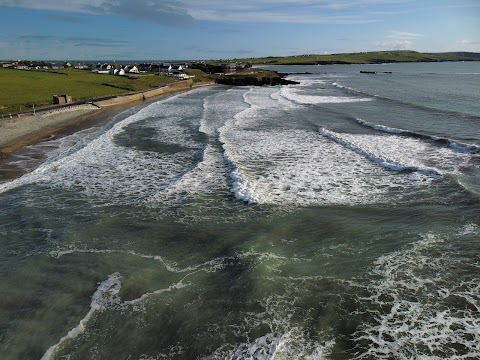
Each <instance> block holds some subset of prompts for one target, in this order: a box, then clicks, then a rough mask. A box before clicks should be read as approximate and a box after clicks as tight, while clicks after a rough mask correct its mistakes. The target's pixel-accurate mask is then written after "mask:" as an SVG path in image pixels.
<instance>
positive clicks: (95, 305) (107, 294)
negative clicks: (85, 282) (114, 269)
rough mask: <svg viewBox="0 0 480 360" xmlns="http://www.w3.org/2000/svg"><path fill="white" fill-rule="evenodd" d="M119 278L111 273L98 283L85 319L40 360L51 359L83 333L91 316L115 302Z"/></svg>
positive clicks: (119, 284)
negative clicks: (63, 346) (67, 342)
mask: <svg viewBox="0 0 480 360" xmlns="http://www.w3.org/2000/svg"><path fill="white" fill-rule="evenodd" d="M120 279H121V276H120V274H119V273H113V274H111V275H109V276H108V279H107V280H105V281H103V282H101V283H99V285H98V288H97V290H96V291H95V293H94V294H93V295H92V301H91V303H90V311H89V312H88V313H87V315H85V317H84V318H83V319H82V320H80V323H79V324H78V325H77V326H76V327H74V328H73V329H72V330H70V331H69V332H68V334H67V335H65V336H64V337H62V338H61V339H60V341H59V342H58V343H56V344H55V345H52V346H51V347H50V348H49V349H48V350H47V351H46V352H45V354H44V355H43V356H42V359H41V360H50V359H53V357H54V356H55V354H56V352H57V351H58V350H59V349H60V347H61V346H62V344H63V343H64V342H66V341H68V340H71V339H75V338H76V337H77V336H79V335H81V334H83V333H84V332H85V329H86V326H87V324H88V322H89V321H90V319H91V318H92V316H93V314H94V313H95V312H97V311H102V310H104V309H106V307H107V306H108V305H109V304H110V303H112V302H116V301H115V300H114V299H115V298H116V295H117V294H118V293H119V291H120V287H121V283H120Z"/></svg>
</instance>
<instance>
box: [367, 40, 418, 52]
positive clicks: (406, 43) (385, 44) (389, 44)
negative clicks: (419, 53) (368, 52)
mask: <svg viewBox="0 0 480 360" xmlns="http://www.w3.org/2000/svg"><path fill="white" fill-rule="evenodd" d="M374 46H375V47H376V48H378V49H381V50H412V48H413V42H412V41H410V40H394V41H378V42H375V43H374Z"/></svg>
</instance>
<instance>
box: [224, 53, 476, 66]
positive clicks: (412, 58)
mask: <svg viewBox="0 0 480 360" xmlns="http://www.w3.org/2000/svg"><path fill="white" fill-rule="evenodd" d="M478 55H479V54H468V53H419V52H415V51H409V50H396V51H375V52H361V53H351V54H331V55H298V56H285V57H266V58H246V59H232V60H229V62H249V63H251V64H279V65H280V64H282V65H293V64H301V65H307V64H312V65H316V64H335V63H344V64H372V63H386V62H425V61H472V60H480V57H479V56H478ZM219 62H222V61H219Z"/></svg>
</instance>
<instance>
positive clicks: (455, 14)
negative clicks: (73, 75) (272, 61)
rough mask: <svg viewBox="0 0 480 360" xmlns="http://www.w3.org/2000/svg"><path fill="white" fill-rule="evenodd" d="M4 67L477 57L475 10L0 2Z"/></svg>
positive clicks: (401, 4)
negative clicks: (413, 54)
mask: <svg viewBox="0 0 480 360" xmlns="http://www.w3.org/2000/svg"><path fill="white" fill-rule="evenodd" d="M0 20H1V21H2V22H3V24H4V29H5V30H4V31H3V32H2V34H1V35H0V58H2V59H17V58H18V59H39V60H41V59H58V60H66V59H78V60H87V59H119V60H121V59H214V58H216V59H217V58H234V57H261V56H288V55H300V54H313V53H315V54H323V53H346V52H359V51H379V50H415V51H423V52H446V51H473V52H480V26H479V25H478V24H480V21H479V20H480V4H478V2H476V1H474V0H457V1H453V0H436V1H434V0H422V1H412V0H317V1H310V0H296V1H295V0H276V1H274V0H255V1H254V0H244V1H242V2H241V3H235V4H232V3H231V2H228V1H224V0H197V1H188V0H167V1H165V0H162V1H158V0H138V1H136V2H131V1H127V0H115V1H113V0H71V1H69V2H65V1H58V0H44V1H42V2H38V1H37V0H0Z"/></svg>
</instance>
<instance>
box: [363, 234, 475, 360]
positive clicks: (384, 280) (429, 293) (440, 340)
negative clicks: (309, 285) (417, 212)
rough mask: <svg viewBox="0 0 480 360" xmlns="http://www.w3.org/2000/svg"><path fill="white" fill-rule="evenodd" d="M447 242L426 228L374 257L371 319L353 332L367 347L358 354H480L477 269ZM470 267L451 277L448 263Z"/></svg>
mask: <svg viewBox="0 0 480 360" xmlns="http://www.w3.org/2000/svg"><path fill="white" fill-rule="evenodd" d="M467 227H470V225H467ZM449 242H450V240H449V241H447V238H446V237H442V236H438V235H435V234H426V235H425V236H423V238H422V240H420V241H418V242H417V243H415V244H414V245H413V246H412V247H411V248H409V249H405V250H401V251H397V252H394V253H392V254H389V255H385V256H382V257H380V258H379V259H378V260H377V261H376V264H375V268H374V269H373V270H372V274H373V275H375V276H377V277H378V280H377V281H374V282H373V283H372V284H371V285H369V290H370V292H371V296H370V297H368V298H363V299H362V300H363V301H366V302H367V305H366V306H367V309H368V310H367V311H368V312H369V313H370V314H371V316H372V322H371V323H364V324H362V326H361V329H360V331H358V332H357V333H356V334H355V341H357V342H359V343H360V344H362V348H363V351H362V352H360V353H359V355H358V356H357V357H356V358H357V359H363V358H367V359H370V358H398V359H400V358H405V359H406V358H411V357H416V358H417V357H418V358H422V359H438V358H451V359H462V358H478V357H479V356H480V348H479V347H478V344H480V332H479V331H478V329H480V318H479V317H478V313H479V311H480V285H479V280H480V279H478V277H476V276H475V274H478V269H477V268H475V265H474V264H471V265H470V264H468V263H466V262H465V260H464V259H463V258H457V257H455V256H453V257H452V256H449V254H448V253H447V251H448V243H449ZM469 267H470V269H469V270H468V274H469V275H467V276H466V277H465V278H462V277H463V275H461V274H459V276H458V277H456V278H455V279H453V276H455V275H453V274H451V273H450V269H452V271H453V272H455V271H456V269H459V268H462V269H463V270H467V269H468V268H469ZM464 274H466V273H464ZM453 344H456V345H455V346H453Z"/></svg>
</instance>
